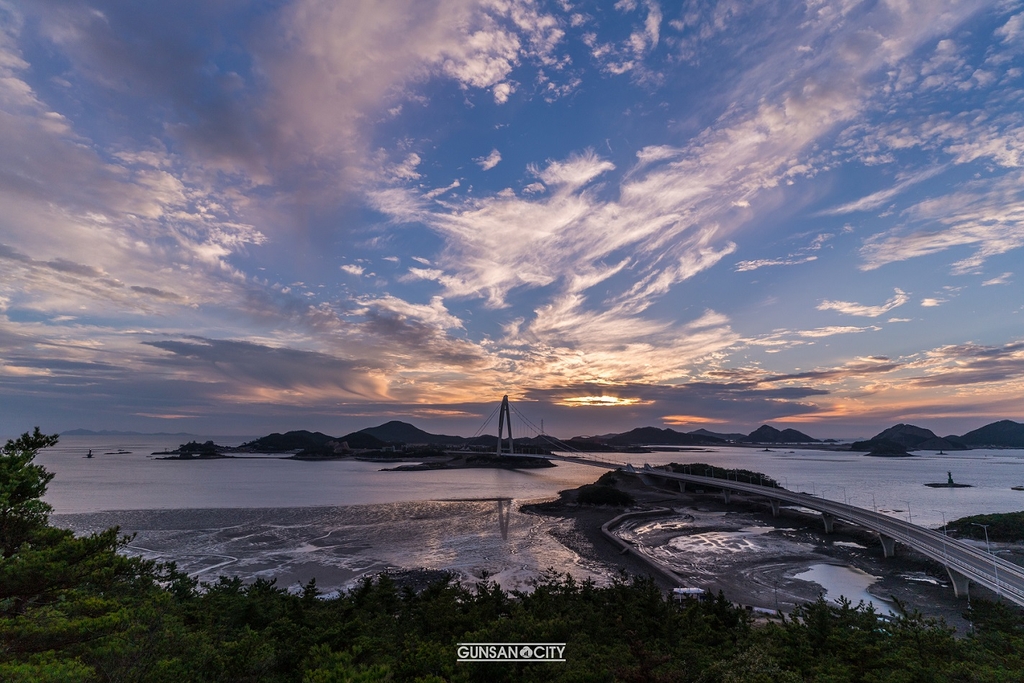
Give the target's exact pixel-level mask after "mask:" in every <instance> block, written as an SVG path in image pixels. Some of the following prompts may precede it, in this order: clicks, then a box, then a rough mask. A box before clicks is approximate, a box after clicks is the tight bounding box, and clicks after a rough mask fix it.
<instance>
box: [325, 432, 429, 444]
mask: <svg viewBox="0 0 1024 683" xmlns="http://www.w3.org/2000/svg"><path fill="white" fill-rule="evenodd" d="M337 441H338V443H339V444H342V443H347V444H348V447H349V448H384V447H385V446H387V445H388V444H387V442H386V441H384V440H382V439H378V438H377V437H375V436H374V435H373V434H367V433H366V432H364V431H359V432H352V433H351V434H346V435H345V436H339V437H338V439H337ZM417 443H419V442H417Z"/></svg>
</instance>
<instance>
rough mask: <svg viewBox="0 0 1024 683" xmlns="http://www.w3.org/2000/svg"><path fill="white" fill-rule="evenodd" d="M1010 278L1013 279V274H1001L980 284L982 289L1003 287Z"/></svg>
mask: <svg viewBox="0 0 1024 683" xmlns="http://www.w3.org/2000/svg"><path fill="white" fill-rule="evenodd" d="M1011 277H1013V273H1009V272H1007V273H1003V274H1002V275H997V276H995V277H994V278H991V279H989V280H985V281H984V282H982V283H981V286H982V287H989V286H991V285H1005V284H1009V282H1010V278H1011Z"/></svg>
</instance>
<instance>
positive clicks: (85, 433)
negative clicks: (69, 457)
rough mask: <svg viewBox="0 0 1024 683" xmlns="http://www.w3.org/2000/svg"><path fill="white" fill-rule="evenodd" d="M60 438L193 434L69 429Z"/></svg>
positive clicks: (186, 433) (182, 433) (183, 434)
mask: <svg viewBox="0 0 1024 683" xmlns="http://www.w3.org/2000/svg"><path fill="white" fill-rule="evenodd" d="M60 435H61V436H195V434H189V433H188V432H122V431H119V430H116V429H101V430H99V431H95V432H94V431H93V430H91V429H69V430H68V431H66V432H61V433H60Z"/></svg>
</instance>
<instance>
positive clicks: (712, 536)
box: [668, 526, 773, 553]
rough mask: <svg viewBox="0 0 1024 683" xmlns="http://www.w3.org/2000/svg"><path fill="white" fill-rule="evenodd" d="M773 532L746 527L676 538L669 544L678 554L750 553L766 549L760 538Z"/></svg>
mask: <svg viewBox="0 0 1024 683" xmlns="http://www.w3.org/2000/svg"><path fill="white" fill-rule="evenodd" d="M770 531H773V529H772V527H769V526H765V527H753V526H751V527H744V528H743V529H741V530H739V531H708V532H705V533H702V534H691V535H689V536H676V537H675V538H673V539H672V540H670V541H669V542H668V545H669V547H671V548H672V549H673V550H674V551H675V552H677V553H709V552H710V553H749V552H757V551H759V550H763V549H765V545H764V544H761V543H758V542H757V537H758V536H763V535H764V534H767V533H768V532H770Z"/></svg>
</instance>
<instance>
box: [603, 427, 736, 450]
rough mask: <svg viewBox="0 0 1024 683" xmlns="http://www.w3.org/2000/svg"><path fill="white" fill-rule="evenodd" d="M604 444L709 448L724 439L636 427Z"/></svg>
mask: <svg viewBox="0 0 1024 683" xmlns="http://www.w3.org/2000/svg"><path fill="white" fill-rule="evenodd" d="M605 443H608V444H609V445H612V446H640V445H650V444H657V445H663V446H709V445H713V444H722V443H725V440H724V439H719V438H717V437H714V436H703V435H694V434H684V433H683V432H677V431H676V430H674V429H658V428H657V427H637V428H636V429H631V430H630V431H628V432H624V433H622V434H616V435H615V436H613V437H611V438H610V439H607V440H606V441H605Z"/></svg>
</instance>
